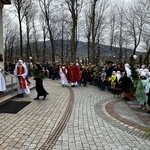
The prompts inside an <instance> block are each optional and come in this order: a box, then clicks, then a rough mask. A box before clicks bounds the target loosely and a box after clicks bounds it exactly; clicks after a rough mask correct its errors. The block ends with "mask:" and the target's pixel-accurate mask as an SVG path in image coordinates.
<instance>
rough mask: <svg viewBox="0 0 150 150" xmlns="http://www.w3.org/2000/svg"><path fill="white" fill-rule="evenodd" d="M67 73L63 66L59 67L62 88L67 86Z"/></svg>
mask: <svg viewBox="0 0 150 150" xmlns="http://www.w3.org/2000/svg"><path fill="white" fill-rule="evenodd" d="M67 72H68V70H67V69H66V68H65V66H64V65H62V66H60V68H59V75H60V79H61V84H62V86H65V85H68V80H67Z"/></svg>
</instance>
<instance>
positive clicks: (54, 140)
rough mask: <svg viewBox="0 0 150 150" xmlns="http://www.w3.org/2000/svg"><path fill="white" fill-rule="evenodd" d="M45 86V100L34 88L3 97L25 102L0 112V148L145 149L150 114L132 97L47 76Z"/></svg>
mask: <svg viewBox="0 0 150 150" xmlns="http://www.w3.org/2000/svg"><path fill="white" fill-rule="evenodd" d="M30 81H31V82H32V84H31V86H34V80H32V79H30ZM44 87H45V89H46V90H47V92H48V93H49V95H48V96H47V97H46V99H45V100H42V97H41V99H40V100H33V98H35V97H36V91H35V89H32V90H31V94H30V95H25V96H24V97H23V98H17V97H15V94H16V93H13V95H12V94H10V95H7V97H8V98H9V100H12V101H23V102H24V101H26V102H30V104H28V105H27V106H26V107H24V108H23V109H22V110H21V111H19V112H18V113H16V114H10V113H0V150H51V149H52V150H150V139H149V138H148V136H147V134H146V131H147V130H148V129H149V128H150V114H147V113H146V112H145V111H139V108H138V104H137V102H136V101H135V100H132V101H129V102H124V101H123V100H121V98H120V97H119V98H118V97H114V95H113V94H111V93H110V92H108V91H100V89H98V88H97V87H96V86H92V85H87V87H83V86H80V87H73V88H71V87H70V85H69V86H67V87H62V85H61V83H60V80H51V79H48V78H47V79H45V80H44Z"/></svg>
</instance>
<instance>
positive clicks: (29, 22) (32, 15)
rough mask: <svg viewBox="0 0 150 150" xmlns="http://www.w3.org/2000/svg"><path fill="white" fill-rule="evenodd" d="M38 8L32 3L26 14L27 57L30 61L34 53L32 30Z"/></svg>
mask: <svg viewBox="0 0 150 150" xmlns="http://www.w3.org/2000/svg"><path fill="white" fill-rule="evenodd" d="M36 12H37V10H36V6H35V5H34V3H33V2H32V3H31V5H30V6H29V7H28V8H27V9H26V13H25V23H26V41H27V44H26V52H27V53H26V55H27V60H28V61H29V59H30V58H29V57H32V51H31V45H30V44H31V33H30V32H31V29H32V22H33V19H34V18H35V14H36Z"/></svg>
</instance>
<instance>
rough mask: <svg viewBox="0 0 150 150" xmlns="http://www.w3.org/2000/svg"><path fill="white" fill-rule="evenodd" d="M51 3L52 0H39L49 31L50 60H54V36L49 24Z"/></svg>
mask: <svg viewBox="0 0 150 150" xmlns="http://www.w3.org/2000/svg"><path fill="white" fill-rule="evenodd" d="M51 3H52V0H39V4H40V8H41V11H42V13H43V14H44V16H45V20H46V24H47V30H48V33H49V38H50V42H51V50H52V62H55V47H54V37H53V32H52V24H51V19H52V18H51V14H52V11H51V9H52V8H51Z"/></svg>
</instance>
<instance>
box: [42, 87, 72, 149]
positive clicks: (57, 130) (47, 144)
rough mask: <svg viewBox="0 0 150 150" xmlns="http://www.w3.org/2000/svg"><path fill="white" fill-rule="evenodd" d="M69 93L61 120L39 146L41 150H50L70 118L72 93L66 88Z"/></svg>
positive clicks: (70, 89)
mask: <svg viewBox="0 0 150 150" xmlns="http://www.w3.org/2000/svg"><path fill="white" fill-rule="evenodd" d="M67 88H68V90H69V93H70V98H69V103H68V106H67V109H66V111H65V113H64V114H63V117H62V118H61V120H60V122H59V123H58V125H57V126H56V128H55V130H54V131H53V132H52V134H51V135H50V136H49V137H48V138H47V140H46V141H45V143H44V144H43V145H42V146H41V148H40V149H41V150H47V149H52V148H53V147H54V145H55V143H56V142H57V140H58V138H59V137H60V135H61V133H62V132H63V130H64V129H65V127H66V125H67V122H68V120H69V118H70V116H71V113H72V110H73V105H74V92H73V90H72V88H70V87H69V86H68V87H67Z"/></svg>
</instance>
